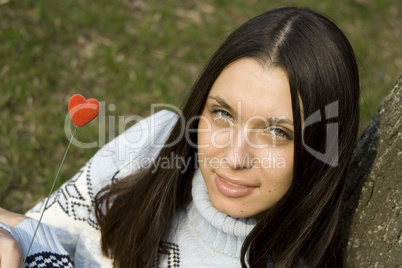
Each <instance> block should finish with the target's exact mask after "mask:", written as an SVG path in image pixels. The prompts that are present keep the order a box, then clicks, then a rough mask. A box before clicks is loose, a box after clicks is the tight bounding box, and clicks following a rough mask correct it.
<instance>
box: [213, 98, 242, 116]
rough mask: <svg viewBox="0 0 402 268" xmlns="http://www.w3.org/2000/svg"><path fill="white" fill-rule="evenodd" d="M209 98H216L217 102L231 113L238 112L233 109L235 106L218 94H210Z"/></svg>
mask: <svg viewBox="0 0 402 268" xmlns="http://www.w3.org/2000/svg"><path fill="white" fill-rule="evenodd" d="M208 98H209V99H213V100H216V102H217V103H219V104H220V105H221V106H222V107H223V108H225V109H226V110H228V112H229V113H231V114H232V115H233V116H236V115H237V113H236V112H235V111H234V110H233V108H232V107H231V106H230V105H229V104H228V103H227V102H226V101H225V100H224V99H222V98H221V97H218V96H209V97H208Z"/></svg>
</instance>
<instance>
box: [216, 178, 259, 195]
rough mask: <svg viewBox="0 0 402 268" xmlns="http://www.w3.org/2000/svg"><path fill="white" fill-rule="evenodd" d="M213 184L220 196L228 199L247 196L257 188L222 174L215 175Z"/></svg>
mask: <svg viewBox="0 0 402 268" xmlns="http://www.w3.org/2000/svg"><path fill="white" fill-rule="evenodd" d="M215 184H216V187H217V188H218V190H219V191H220V192H221V193H222V194H224V195H226V196H229V197H242V196H245V195H248V194H250V193H251V192H252V191H254V190H255V189H256V188H257V187H258V186H256V185H251V184H249V183H247V182H243V181H237V180H232V179H230V178H228V177H227V176H225V175H223V174H217V173H215Z"/></svg>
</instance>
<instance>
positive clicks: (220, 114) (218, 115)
mask: <svg viewBox="0 0 402 268" xmlns="http://www.w3.org/2000/svg"><path fill="white" fill-rule="evenodd" d="M211 114H212V115H213V116H214V119H217V120H227V121H233V117H232V115H231V114H230V113H228V112H226V111H224V110H213V111H211Z"/></svg>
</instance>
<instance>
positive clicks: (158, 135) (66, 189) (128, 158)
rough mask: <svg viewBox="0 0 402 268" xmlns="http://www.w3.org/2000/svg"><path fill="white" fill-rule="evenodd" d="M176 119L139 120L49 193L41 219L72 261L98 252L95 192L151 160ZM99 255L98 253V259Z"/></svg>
mask: <svg viewBox="0 0 402 268" xmlns="http://www.w3.org/2000/svg"><path fill="white" fill-rule="evenodd" d="M176 121H177V115H176V114H174V113H172V112H169V111H166V110H163V111H160V112H158V113H156V114H154V115H152V116H150V117H148V118H146V119H143V120H139V121H138V123H137V124H135V125H134V126H132V127H131V128H129V129H128V130H127V131H125V132H124V133H122V134H121V135H119V136H118V137H117V138H116V139H114V140H112V141H111V142H109V143H108V144H106V145H105V146H103V147H102V148H101V149H100V150H99V151H98V152H97V153H96V154H95V155H94V157H92V159H91V160H89V161H88V162H87V163H86V164H85V166H84V167H83V168H81V170H80V171H79V172H78V173H77V174H76V175H75V176H74V177H73V178H71V179H70V180H69V181H67V182H66V183H64V184H63V185H62V186H61V187H60V188H59V189H58V190H57V191H55V192H54V193H53V194H52V195H51V196H50V198H49V201H48V204H47V207H46V210H45V213H44V216H43V219H42V222H44V223H46V224H47V225H49V226H51V227H52V228H53V229H54V231H55V233H56V235H57V237H58V239H59V240H60V243H61V244H62V246H63V247H64V248H65V249H66V250H67V252H68V253H69V255H70V256H71V258H72V259H73V261H74V262H75V261H76V260H75V259H77V258H85V256H83V252H91V253H92V252H94V249H93V247H95V248H96V249H95V251H97V252H100V249H99V239H100V236H99V232H98V229H99V228H98V226H97V223H96V220H95V216H94V213H93V207H92V205H93V200H94V197H95V196H96V194H97V193H98V192H99V191H100V190H101V189H102V188H103V187H105V186H106V185H108V184H110V183H111V182H113V181H114V180H118V179H120V178H123V177H126V176H127V175H129V174H131V173H133V172H135V171H136V170H138V169H140V168H142V167H146V165H147V164H149V163H150V162H152V161H153V160H154V159H155V157H156V155H157V153H158V152H159V150H160V148H161V146H162V145H163V144H164V141H165V140H166V138H167V136H168V134H169V133H170V129H171V128H172V127H173V125H174V123H175V122H176ZM45 202H46V199H45V200H43V201H42V202H40V203H39V204H37V205H36V206H35V207H33V208H32V209H31V210H29V211H28V212H27V213H26V215H27V216H28V217H31V218H34V219H38V218H39V217H40V214H41V212H42V210H43V206H44V204H45ZM92 234H94V235H92ZM82 240H85V241H82ZM82 245H85V248H83V246H82ZM92 255H94V254H92ZM99 255H102V254H101V253H100V254H99ZM91 257H93V256H91ZM102 257H103V256H99V262H101V261H102ZM93 258H95V257H93ZM82 261H85V260H83V259H82ZM83 263H85V262H83ZM75 265H77V263H75ZM82 267H84V266H82Z"/></svg>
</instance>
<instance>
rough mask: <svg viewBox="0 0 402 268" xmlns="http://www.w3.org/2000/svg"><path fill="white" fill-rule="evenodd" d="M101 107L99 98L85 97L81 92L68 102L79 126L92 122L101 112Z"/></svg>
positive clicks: (73, 118) (69, 109) (74, 119)
mask: <svg viewBox="0 0 402 268" xmlns="http://www.w3.org/2000/svg"><path fill="white" fill-rule="evenodd" d="M99 109H100V104H99V101H98V100H96V99H85V97H84V96H82V95H80V94H75V95H74V96H72V97H71V99H70V101H69V102H68V112H69V113H70V116H71V120H73V123H74V125H76V126H77V127H82V126H85V125H86V124H88V123H89V122H91V121H92V120H93V119H94V118H95V117H96V116H97V115H98V114H99Z"/></svg>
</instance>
